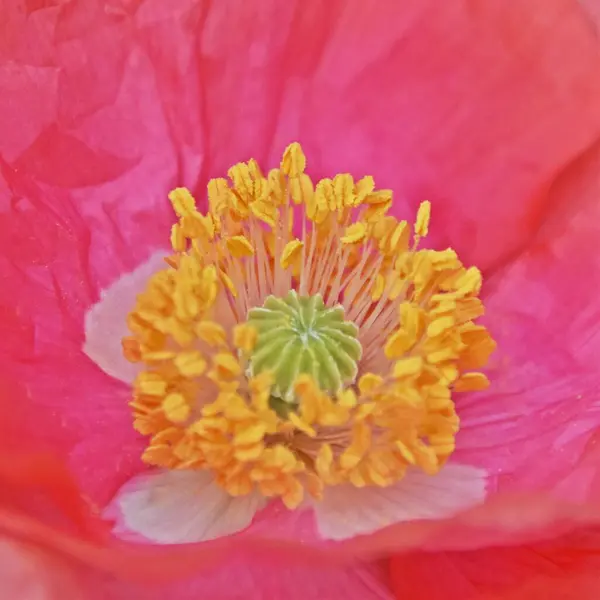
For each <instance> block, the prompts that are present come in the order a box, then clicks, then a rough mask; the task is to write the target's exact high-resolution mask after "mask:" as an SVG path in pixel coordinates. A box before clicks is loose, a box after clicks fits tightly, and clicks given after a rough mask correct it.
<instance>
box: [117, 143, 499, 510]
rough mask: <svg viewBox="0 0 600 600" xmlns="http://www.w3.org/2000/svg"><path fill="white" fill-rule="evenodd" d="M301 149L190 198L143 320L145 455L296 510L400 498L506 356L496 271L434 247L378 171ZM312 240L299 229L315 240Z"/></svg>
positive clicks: (437, 463)
mask: <svg viewBox="0 0 600 600" xmlns="http://www.w3.org/2000/svg"><path fill="white" fill-rule="evenodd" d="M305 166H306V159H305V157H304V154H303V153H302V150H301V148H300V146H299V145H298V144H291V145H290V146H289V147H288V148H287V149H286V151H285V153H284V156H283V160H282V162H281V166H280V169H273V170H271V171H269V173H268V174H267V175H266V176H265V175H263V173H262V171H261V170H260V168H259V167H258V165H257V163H256V162H255V161H253V160H250V161H249V162H248V163H240V164H238V165H235V166H234V167H232V168H231V169H230V170H229V172H228V175H229V178H230V181H227V180H225V179H214V180H211V181H210V182H209V184H208V201H209V210H208V212H207V213H206V214H201V213H200V212H198V210H197V208H196V203H195V201H194V199H193V198H192V196H191V194H190V193H189V192H188V191H187V190H186V189H183V188H179V189H176V190H174V191H173V192H172V193H171V194H170V196H169V197H170V199H171V202H172V204H173V207H174V209H175V212H176V214H177V216H178V222H177V223H176V224H175V225H174V226H173V229H172V231H171V244H172V246H173V251H174V252H173V255H172V256H169V257H168V258H167V259H166V262H167V265H168V268H165V269H164V270H163V271H160V272H159V273H157V274H156V275H154V276H153V277H152V278H151V279H150V281H149V282H148V286H147V288H146V290H145V291H144V292H143V293H142V294H140V295H139V296H138V299H137V302H136V305H135V307H133V310H132V312H131V313H130V314H129V317H128V327H129V329H130V331H131V335H130V336H128V337H126V338H125V339H124V340H123V349H124V353H125V356H126V357H127V358H128V359H129V360H131V361H132V362H136V363H139V364H140V365H141V367H142V368H141V370H140V373H139V375H138V377H137V379H136V381H135V383H134V386H133V400H132V402H131V407H132V410H133V418H134V427H135V429H136V430H137V431H139V432H140V433H142V434H144V435H147V436H149V443H148V447H147V448H146V450H145V452H144V454H143V457H142V458H143V460H144V461H145V462H146V463H148V464H151V465H157V466H161V467H166V468H177V469H182V468H183V469H209V470H210V471H212V472H213V473H214V476H215V480H216V481H217V483H218V484H220V485H221V486H223V487H224V488H225V489H226V490H227V491H228V492H229V493H230V494H232V495H244V494H248V493H251V492H253V491H258V492H260V493H261V494H263V495H264V496H267V497H281V499H282V500H283V502H284V503H285V504H286V505H287V506H288V507H290V508H293V507H296V506H298V504H299V503H300V502H301V501H302V498H303V497H304V495H305V493H308V494H310V495H311V496H313V497H314V498H320V497H321V495H322V494H323V492H324V489H325V487H326V486H332V485H341V484H349V485H354V486H359V487H362V486H365V485H374V486H381V487H385V486H389V485H392V484H394V483H395V482H397V481H399V480H400V479H402V477H403V476H404V474H405V472H406V471H407V470H409V469H422V470H424V471H425V472H426V473H429V474H432V475H434V474H435V473H437V472H438V471H439V470H440V469H441V467H442V466H443V465H444V463H445V462H446V461H447V460H448V457H449V456H450V455H451V454H452V452H453V451H454V446H455V435H456V433H457V431H458V428H459V420H458V416H457V414H456V410H455V405H454V401H453V398H454V395H455V394H456V393H459V392H463V391H476V390H480V389H484V388H485V387H486V386H487V385H488V383H489V382H488V380H487V378H486V376H485V375H484V374H483V373H481V372H479V371H478V369H480V368H482V367H483V366H484V365H485V364H486V362H487V360H488V357H489V355H490V353H491V352H492V351H493V349H494V347H495V344H494V342H493V340H492V339H491V338H490V336H489V334H488V332H487V331H486V329H485V327H483V326H481V325H477V324H475V322H474V321H475V320H476V319H477V318H478V317H480V316H481V315H482V314H483V305H482V303H481V301H480V300H479V298H478V294H479V291H480V288H481V274H480V273H479V271H478V270H477V269H476V268H473V267H471V268H465V267H464V266H463V265H462V263H461V262H460V260H459V259H458V257H457V256H456V253H455V252H454V251H453V250H451V249H447V250H443V251H434V250H427V249H419V243H420V241H421V239H422V238H423V237H425V236H426V235H427V230H428V226H429V212H430V205H429V203H428V202H424V203H423V204H422V205H421V207H420V208H419V211H418V213H417V217H416V222H415V224H414V228H411V226H410V225H409V224H408V223H407V222H406V221H398V220H397V219H396V218H395V217H393V216H389V215H387V212H388V210H389V208H390V206H391V203H392V195H391V192H390V191H389V190H379V191H377V190H375V187H374V182H373V179H372V178H371V177H363V178H362V179H360V180H359V181H354V179H353V178H352V176H351V175H349V174H341V175H336V176H335V178H334V179H322V180H321V181H319V182H317V183H316V185H315V184H314V183H313V181H312V180H311V179H310V177H309V176H308V175H307V174H306V173H305ZM299 232H301V233H300V235H298V233H299Z"/></svg>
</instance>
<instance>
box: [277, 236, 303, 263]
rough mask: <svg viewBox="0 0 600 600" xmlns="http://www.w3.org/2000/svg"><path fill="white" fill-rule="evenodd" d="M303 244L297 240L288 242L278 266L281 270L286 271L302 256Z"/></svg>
mask: <svg viewBox="0 0 600 600" xmlns="http://www.w3.org/2000/svg"><path fill="white" fill-rule="evenodd" d="M303 246H304V242H301V241H300V240H298V239H295V238H294V239H293V240H290V241H289V242H288V243H287V244H286V245H285V248H284V249H283V252H282V253H281V259H280V264H281V268H282V269H287V268H288V267H289V266H290V265H291V264H292V263H293V262H294V261H296V260H298V258H299V257H300V255H301V254H302V248H303Z"/></svg>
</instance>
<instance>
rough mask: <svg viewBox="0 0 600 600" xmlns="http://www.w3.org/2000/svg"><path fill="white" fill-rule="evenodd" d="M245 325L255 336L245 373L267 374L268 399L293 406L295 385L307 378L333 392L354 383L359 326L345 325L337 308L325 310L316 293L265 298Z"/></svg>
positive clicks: (342, 311)
mask: <svg viewBox="0 0 600 600" xmlns="http://www.w3.org/2000/svg"><path fill="white" fill-rule="evenodd" d="M248 324H249V325H252V326H253V327H255V328H256V330H257V331H258V338H257V342H256V345H255V347H254V350H253V352H252V354H251V356H250V362H249V371H250V374H251V375H257V374H259V373H262V372H264V371H271V372H272V373H273V376H274V378H275V382H274V385H273V389H272V391H271V394H272V396H274V397H277V398H281V399H282V400H284V401H285V402H288V403H293V402H294V389H293V387H294V382H295V381H296V378H297V377H298V376H299V375H300V374H304V373H305V374H308V375H311V376H312V377H313V378H314V380H315V381H316V383H317V384H318V385H319V387H320V388H321V389H322V390H323V391H325V392H329V393H335V392H337V391H338V390H340V389H341V388H342V387H343V386H344V385H347V384H349V383H353V382H354V380H355V379H356V374H357V371H358V366H357V363H358V361H359V360H360V358H361V355H362V348H361V345H360V342H359V341H358V339H357V336H358V327H357V326H356V325H355V324H354V323H351V322H350V321H345V320H344V309H343V308H342V307H341V306H335V307H333V308H328V307H327V306H325V304H324V302H323V298H322V297H321V295H320V294H316V295H314V296H298V294H297V293H296V292H295V291H293V290H292V291H291V292H289V293H288V294H287V296H285V297H284V298H276V297H275V296H269V297H268V298H267V299H266V301H265V303H264V305H263V306H262V307H261V308H253V309H251V310H250V311H249V313H248Z"/></svg>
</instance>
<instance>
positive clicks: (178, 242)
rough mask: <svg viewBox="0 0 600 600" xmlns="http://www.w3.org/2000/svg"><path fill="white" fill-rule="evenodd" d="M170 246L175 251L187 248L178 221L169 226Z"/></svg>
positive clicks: (182, 250)
mask: <svg viewBox="0 0 600 600" xmlns="http://www.w3.org/2000/svg"><path fill="white" fill-rule="evenodd" d="M171 247H172V248H173V250H175V252H184V251H185V250H186V249H187V242H186V238H185V235H183V231H182V229H181V225H179V223H175V224H174V225H173V227H172V228H171Z"/></svg>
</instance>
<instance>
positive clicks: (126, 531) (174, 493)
mask: <svg viewBox="0 0 600 600" xmlns="http://www.w3.org/2000/svg"><path fill="white" fill-rule="evenodd" d="M263 504H264V498H263V497H262V496H261V495H259V494H253V495H250V496H241V497H233V496H230V495H229V494H228V493H227V492H225V490H223V488H221V487H220V486H218V485H217V484H216V483H215V482H214V480H213V476H212V474H211V473H210V472H208V471H202V470H199V471H195V470H182V471H160V472H153V473H148V474H144V475H138V476H137V477H135V478H133V479H132V480H131V481H129V482H128V483H127V484H126V485H125V486H123V488H121V490H120V491H119V493H118V494H117V496H116V498H115V499H114V500H113V504H112V505H111V507H110V508H109V511H108V514H107V516H112V514H113V513H114V514H115V516H116V518H117V527H116V530H115V533H116V534H117V535H119V537H123V538H126V539H127V538H129V539H138V540H140V539H142V540H144V539H145V540H147V541H150V542H153V543H156V544H182V543H190V542H201V541H204V540H212V539H215V538H219V537H222V536H225V535H229V534H231V533H235V532H236V531H240V530H241V529H245V528H246V527H248V525H250V523H251V522H252V519H253V517H254V515H255V514H256V511H257V510H259V509H260V508H261V506H262V505H263Z"/></svg>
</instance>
